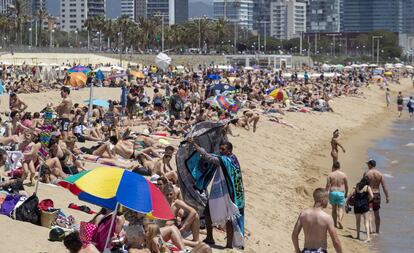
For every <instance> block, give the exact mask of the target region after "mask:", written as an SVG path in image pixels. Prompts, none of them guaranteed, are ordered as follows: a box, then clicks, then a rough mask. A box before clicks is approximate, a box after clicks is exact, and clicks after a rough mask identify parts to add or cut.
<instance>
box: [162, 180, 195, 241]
mask: <svg viewBox="0 0 414 253" xmlns="http://www.w3.org/2000/svg"><path fill="white" fill-rule="evenodd" d="M164 195H165V197H166V198H167V201H168V203H169V204H170V206H171V211H172V212H173V214H174V217H175V219H176V224H175V225H176V226H177V227H178V228H179V229H180V232H181V234H183V233H185V232H187V231H191V233H192V235H193V239H192V241H193V242H195V243H199V240H200V217H199V215H198V213H197V211H196V210H195V209H194V208H192V207H191V206H189V205H187V204H186V203H185V202H184V201H182V200H180V199H176V198H175V196H176V195H175V193H174V188H173V187H172V185H167V186H166V187H165V189H164Z"/></svg>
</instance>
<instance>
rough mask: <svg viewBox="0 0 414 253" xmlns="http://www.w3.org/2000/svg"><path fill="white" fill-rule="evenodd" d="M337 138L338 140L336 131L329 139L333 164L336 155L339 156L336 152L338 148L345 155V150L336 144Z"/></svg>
mask: <svg viewBox="0 0 414 253" xmlns="http://www.w3.org/2000/svg"><path fill="white" fill-rule="evenodd" d="M338 138H339V130H338V129H336V130H335V131H334V132H333V136H332V139H331V146H332V151H331V156H332V160H333V163H335V162H336V161H338V155H339V151H338V146H339V147H340V148H341V149H342V151H343V152H344V153H345V149H344V147H343V146H342V145H341V144H340V143H339V142H338Z"/></svg>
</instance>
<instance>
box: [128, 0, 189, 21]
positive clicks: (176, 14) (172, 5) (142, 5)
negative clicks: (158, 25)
mask: <svg viewBox="0 0 414 253" xmlns="http://www.w3.org/2000/svg"><path fill="white" fill-rule="evenodd" d="M121 13H122V15H126V16H128V17H129V18H130V19H131V20H135V21H138V19H139V18H140V17H145V18H147V17H153V16H156V15H162V16H164V20H165V23H166V24H170V25H173V24H181V23H184V22H187V21H188V0H121Z"/></svg>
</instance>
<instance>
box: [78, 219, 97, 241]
mask: <svg viewBox="0 0 414 253" xmlns="http://www.w3.org/2000/svg"><path fill="white" fill-rule="evenodd" d="M97 229H98V227H97V226H96V225H95V224H92V223H89V222H84V221H81V223H80V225H79V237H80V240H81V241H82V244H83V245H88V244H90V243H91V242H92V240H93V237H94V236H95V233H96V230H97Z"/></svg>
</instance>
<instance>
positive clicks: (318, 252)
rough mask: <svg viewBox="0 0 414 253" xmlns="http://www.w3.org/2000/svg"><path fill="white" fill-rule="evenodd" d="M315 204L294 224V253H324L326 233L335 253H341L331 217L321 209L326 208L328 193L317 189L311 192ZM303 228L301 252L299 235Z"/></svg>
mask: <svg viewBox="0 0 414 253" xmlns="http://www.w3.org/2000/svg"><path fill="white" fill-rule="evenodd" d="M313 199H314V201H315V204H314V205H313V208H309V209H306V210H304V211H303V212H302V213H301V214H300V215H299V218H298V220H297V222H296V224H295V227H294V229H293V232H292V242H293V246H294V247H295V252H296V253H301V252H302V253H326V252H327V246H328V242H327V233H329V235H330V237H331V239H332V243H333V246H334V248H335V250H336V252H337V253H342V246H341V242H340V241H339V238H338V235H337V234H336V230H335V227H334V222H333V219H332V217H331V216H329V215H328V214H326V213H325V212H324V211H323V210H322V209H323V208H326V207H327V206H328V192H327V191H326V190H325V189H323V188H318V189H316V190H315V191H314V192H313ZM302 228H303V232H304V234H305V245H304V249H303V250H302V251H301V250H300V247H299V234H300V231H301V230H302Z"/></svg>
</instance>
